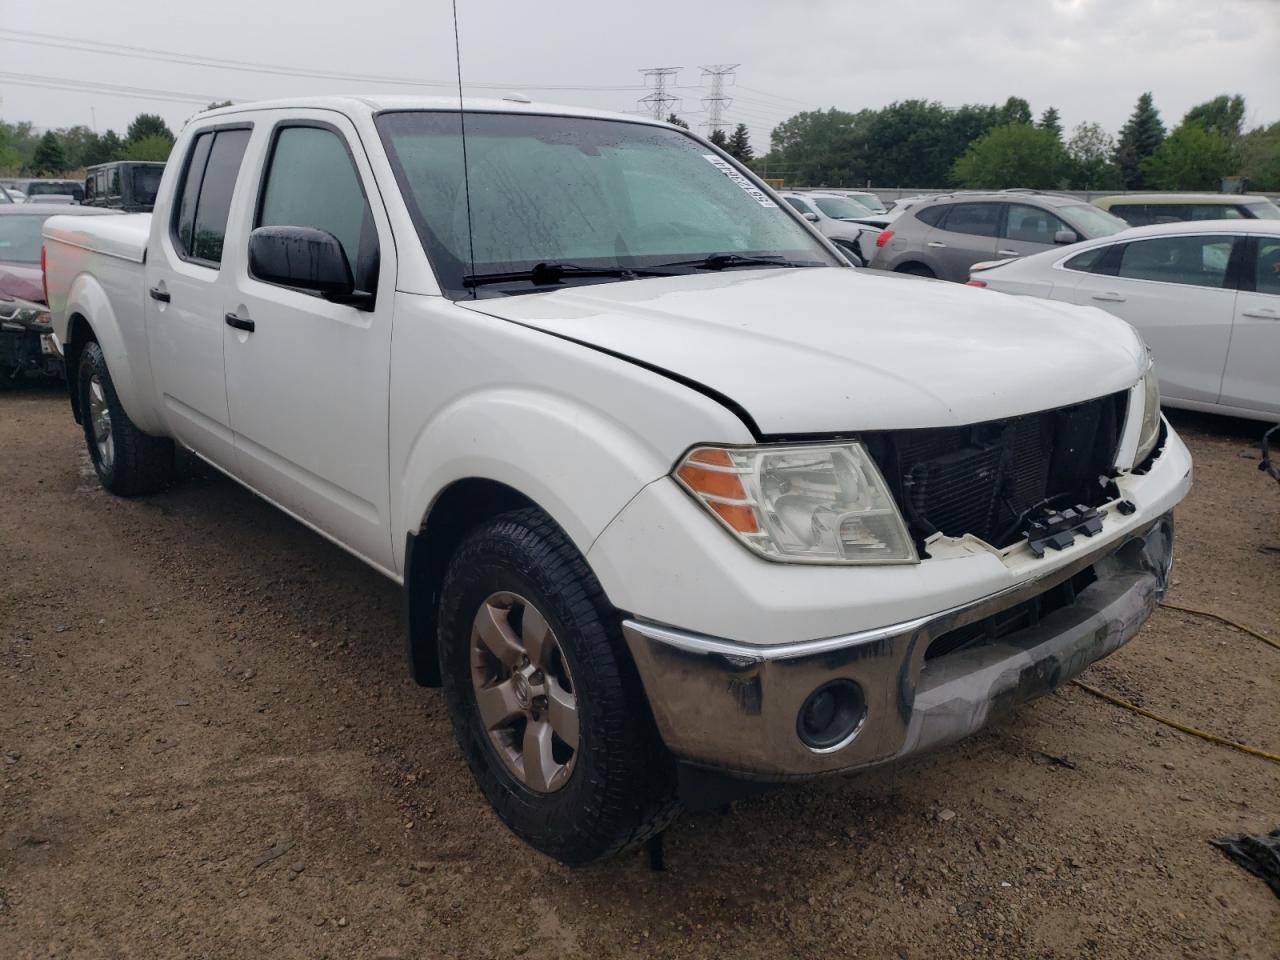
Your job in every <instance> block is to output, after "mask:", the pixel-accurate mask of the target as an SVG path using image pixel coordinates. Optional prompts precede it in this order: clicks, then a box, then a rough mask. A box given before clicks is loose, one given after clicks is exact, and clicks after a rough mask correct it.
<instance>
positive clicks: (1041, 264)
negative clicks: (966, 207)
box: [969, 220, 1280, 422]
mask: <svg viewBox="0 0 1280 960" xmlns="http://www.w3.org/2000/svg"><path fill="white" fill-rule="evenodd" d="M970 278H971V279H970V281H969V282H970V284H971V285H973V286H982V287H986V288H987V289H989V290H999V291H1002V292H1004V293H1015V294H1023V295H1026V296H1032V297H1042V298H1045V299H1050V300H1062V301H1066V302H1067V303H1078V304H1083V305H1087V306H1095V307H1101V308H1102V309H1104V310H1106V311H1108V312H1109V313H1112V314H1115V315H1116V316H1117V317H1120V318H1121V319H1122V320H1127V321H1128V322H1129V323H1131V324H1133V326H1134V327H1135V328H1136V329H1137V330H1138V332H1139V333H1140V334H1141V335H1142V338H1143V339H1144V340H1145V341H1146V342H1147V345H1148V346H1149V347H1150V348H1151V351H1152V353H1153V355H1154V356H1155V359H1156V370H1157V371H1158V372H1159V375H1160V393H1161V397H1162V399H1163V402H1164V403H1165V404H1167V405H1168V406H1171V407H1185V408H1187V409H1191V410H1204V411H1208V412H1210V413H1223V414H1230V415H1232V416H1237V417H1249V418H1251V419H1257V420H1268V421H1273V422H1274V421H1278V420H1280V221H1276V220H1200V221H1191V222H1183V223H1166V224H1159V225H1155V226H1150V227H1138V228H1135V229H1131V230H1125V231H1123V232H1121V233H1116V234H1112V235H1111V236H1109V237H1104V238H1102V239H1100V240H1093V241H1086V242H1084V243H1079V244H1075V245H1073V246H1071V247H1069V248H1066V249H1062V250H1049V251H1047V252H1045V253H1040V254H1036V255H1035V256H1031V257H1025V258H1023V259H1020V260H1001V261H992V262H987V263H978V264H975V265H974V266H973V268H972V270H971V272H970Z"/></svg>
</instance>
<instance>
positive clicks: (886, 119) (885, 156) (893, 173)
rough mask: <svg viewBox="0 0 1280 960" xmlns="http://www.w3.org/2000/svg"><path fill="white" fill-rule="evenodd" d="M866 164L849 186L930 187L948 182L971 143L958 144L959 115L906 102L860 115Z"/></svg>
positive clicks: (862, 160) (933, 104)
mask: <svg viewBox="0 0 1280 960" xmlns="http://www.w3.org/2000/svg"><path fill="white" fill-rule="evenodd" d="M859 118H860V120H859V126H860V127H862V128H864V129H865V131H866V132H865V137H864V138H863V140H862V142H861V157H860V163H859V164H858V165H857V167H856V169H855V173H857V174H860V175H857V176H854V177H851V178H848V182H852V183H864V182H867V181H870V182H872V183H877V184H884V185H889V184H892V185H893V186H898V187H927V186H934V185H938V184H942V183H945V182H946V179H947V174H948V173H949V171H950V169H951V165H952V164H953V163H954V162H955V160H956V158H957V157H958V156H960V154H961V153H963V152H964V149H965V147H966V146H968V143H967V142H964V143H957V142H956V138H955V135H954V128H953V122H954V118H955V112H954V111H951V110H948V109H947V108H946V107H944V106H943V105H942V104H940V103H938V102H937V101H933V100H903V101H899V102H896V103H891V104H889V106H887V107H885V108H884V109H883V110H878V111H875V112H868V113H867V114H859Z"/></svg>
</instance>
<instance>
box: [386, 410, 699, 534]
mask: <svg viewBox="0 0 1280 960" xmlns="http://www.w3.org/2000/svg"><path fill="white" fill-rule="evenodd" d="M679 453H680V450H678V449H677V450H660V449H658V448H657V447H656V446H654V445H653V443H651V442H650V441H649V439H648V438H646V437H645V436H644V435H643V434H641V433H639V432H637V431H635V430H634V429H631V428H629V427H628V426H627V425H626V424H624V423H622V422H621V421H619V420H616V419H614V418H611V417H609V416H608V415H607V414H605V413H604V412H603V411H601V410H600V409H598V408H595V407H592V406H588V405H587V404H585V403H582V402H580V401H577V400H574V399H572V398H570V397H568V396H566V395H564V394H559V393H552V392H550V391H548V390H543V389H539V388H535V387H527V386H502V387H496V386H495V387H492V388H489V389H484V390H481V391H479V392H473V393H469V394H466V395H464V396H462V397H460V398H458V399H457V400H456V401H454V402H453V403H451V404H449V405H448V406H446V407H444V408H443V409H441V410H440V411H439V412H438V413H437V414H436V415H435V416H434V417H432V418H431V419H430V420H429V421H427V422H426V423H425V424H424V425H423V427H422V430H421V431H420V432H419V434H418V435H417V437H416V438H415V439H414V441H413V443H412V445H411V446H410V448H409V450H408V455H407V457H406V462H405V465H404V469H403V470H402V471H399V472H398V474H393V475H398V477H399V486H398V489H397V490H396V497H395V500H396V502H397V503H398V504H399V505H400V508H401V509H400V511H399V516H400V520H401V522H400V524H399V541H398V542H397V543H396V544H395V553H396V555H397V556H398V557H400V556H403V553H404V544H405V537H406V535H408V534H416V533H417V532H418V531H419V530H420V529H421V528H422V525H423V524H424V522H425V519H426V517H427V516H428V515H429V513H430V511H431V508H432V507H433V506H434V504H435V502H436V499H437V498H438V497H439V495H440V493H441V492H442V491H444V490H445V489H447V488H448V487H449V486H450V485H451V484H453V483H455V482H456V481H459V480H465V479H470V478H483V479H485V480H490V481H494V482H496V483H500V484H503V485H504V486H507V487H509V488H511V489H512V490H515V491H517V492H518V493H520V494H522V495H523V496H525V497H527V498H528V499H529V500H530V501H532V502H533V503H535V504H537V505H538V506H539V507H540V508H542V509H543V510H544V511H545V512H546V513H547V514H548V515H549V516H550V517H551V518H552V519H553V520H555V521H556V523H558V524H559V525H560V527H561V528H562V529H563V530H564V531H565V533H566V534H567V535H568V536H569V538H570V539H571V540H572V541H573V542H574V544H575V545H576V546H577V547H578V549H579V550H580V551H581V552H582V554H583V555H584V556H585V555H586V553H587V551H588V550H589V549H590V548H591V544H592V543H593V542H594V541H595V538H596V537H597V536H599V535H600V533H601V532H602V531H603V530H604V528H605V527H606V526H607V525H608V524H609V521H610V520H612V519H613V518H614V517H615V516H616V515H617V514H618V513H619V512H620V511H621V510H622V508H623V507H625V506H626V505H627V503H628V502H629V501H630V500H631V498H632V497H634V496H635V495H636V494H637V493H638V492H639V491H640V490H641V489H642V488H643V487H644V486H645V485H646V484H648V483H650V482H652V481H653V480H655V479H657V478H658V477H661V476H664V475H665V474H666V473H667V472H668V471H669V470H670V469H671V464H672V463H673V462H674V460H675V458H676V457H677V456H678V455H679Z"/></svg>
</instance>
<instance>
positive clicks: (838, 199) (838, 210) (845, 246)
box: [781, 191, 878, 267]
mask: <svg viewBox="0 0 1280 960" xmlns="http://www.w3.org/2000/svg"><path fill="white" fill-rule="evenodd" d="M781 196H782V199H783V200H785V201H787V203H789V204H791V206H793V207H794V208H795V209H796V211H797V212H798V213H799V214H800V215H801V216H803V217H804V218H805V219H806V220H808V221H810V222H811V223H812V224H813V225H814V226H815V227H817V228H818V230H819V232H820V233H821V234H822V235H823V236H824V237H826V238H827V239H828V240H830V241H831V242H832V243H834V244H835V245H836V246H837V247H839V248H840V249H841V251H843V252H844V253H846V254H848V255H850V256H852V257H855V258H856V259H855V261H854V262H855V263H857V265H858V266H860V267H865V266H866V265H867V261H868V260H869V259H870V256H869V253H870V246H871V244H872V243H873V242H874V241H875V237H876V235H877V233H878V231H877V230H876V229H875V228H874V227H869V226H867V225H865V224H860V223H858V222H857V220H858V218H860V217H866V216H871V213H870V211H868V210H867V208H866V207H864V206H862V205H861V204H860V203H857V202H855V201H853V200H850V199H849V198H848V197H842V196H840V195H839V194H838V193H818V192H816V191H815V192H813V193H783V194H781ZM864 233H868V234H870V237H869V238H868V240H867V243H866V246H865V247H864V246H862V245H860V243H859V239H860V238H861V237H862V236H863V234H864ZM864 249H866V250H867V254H864V253H863V250H864Z"/></svg>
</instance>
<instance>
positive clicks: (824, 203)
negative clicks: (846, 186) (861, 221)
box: [810, 197, 871, 220]
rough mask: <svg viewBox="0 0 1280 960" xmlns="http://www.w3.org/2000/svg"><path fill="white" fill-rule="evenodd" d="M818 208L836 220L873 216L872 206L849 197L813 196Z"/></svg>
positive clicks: (812, 198)
mask: <svg viewBox="0 0 1280 960" xmlns="http://www.w3.org/2000/svg"><path fill="white" fill-rule="evenodd" d="M810 199H811V200H813V202H814V203H815V204H817V206H818V209H819V210H821V211H822V212H823V213H825V214H826V215H827V216H828V217H831V218H832V219H834V220H856V219H857V218H858V217H869V216H871V208H870V207H864V206H863V205H862V204H860V203H858V202H857V201H856V200H850V199H849V198H848V197H811V198H810Z"/></svg>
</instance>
